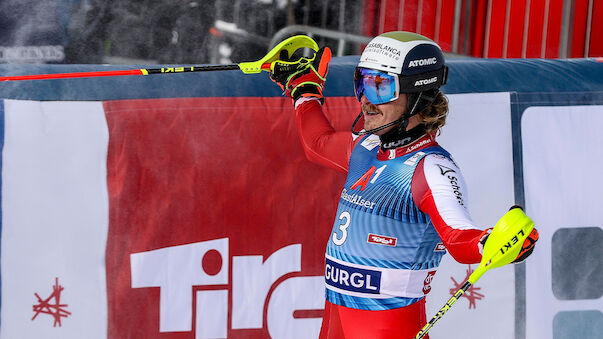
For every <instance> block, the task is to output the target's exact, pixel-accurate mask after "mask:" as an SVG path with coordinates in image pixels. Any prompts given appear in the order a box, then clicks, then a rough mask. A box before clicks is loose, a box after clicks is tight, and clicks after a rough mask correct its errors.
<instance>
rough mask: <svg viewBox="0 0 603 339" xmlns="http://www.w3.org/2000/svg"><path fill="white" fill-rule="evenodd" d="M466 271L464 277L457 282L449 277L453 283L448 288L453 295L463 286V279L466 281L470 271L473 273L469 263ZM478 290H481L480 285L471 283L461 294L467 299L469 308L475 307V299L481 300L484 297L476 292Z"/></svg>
mask: <svg viewBox="0 0 603 339" xmlns="http://www.w3.org/2000/svg"><path fill="white" fill-rule="evenodd" d="M466 272H467V275H466V276H465V278H464V279H463V280H461V282H457V281H456V280H455V279H454V278H453V277H450V279H452V282H453V283H454V287H453V288H451V289H450V295H454V294H455V293H456V292H457V291H458V290H459V289H460V288H461V286H463V284H464V283H465V281H467V279H469V276H470V275H471V273H473V269H472V268H471V265H469V267H468V268H467V271H466ZM479 290H481V287H476V286H475V285H471V286H470V287H469V288H468V289H467V291H466V292H465V293H463V294H462V295H461V298H462V297H465V298H467V300H469V308H470V309H471V308H475V306H476V301H477V300H481V299H483V298H484V295H483V294H481V293H479V292H478V291H479Z"/></svg>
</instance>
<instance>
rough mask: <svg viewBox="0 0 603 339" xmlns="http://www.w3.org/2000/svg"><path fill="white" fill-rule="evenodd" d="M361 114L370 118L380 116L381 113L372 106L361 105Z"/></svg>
mask: <svg viewBox="0 0 603 339" xmlns="http://www.w3.org/2000/svg"><path fill="white" fill-rule="evenodd" d="M362 113H363V114H364V115H365V116H368V117H370V116H375V115H379V114H381V111H380V110H379V109H377V108H376V107H374V106H369V105H363V106H362Z"/></svg>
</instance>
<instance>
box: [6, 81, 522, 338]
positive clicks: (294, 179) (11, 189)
mask: <svg viewBox="0 0 603 339" xmlns="http://www.w3.org/2000/svg"><path fill="white" fill-rule="evenodd" d="M449 99H450V105H451V115H450V119H449V126H446V127H445V128H444V130H443V132H442V135H441V137H440V143H441V144H442V145H443V146H444V147H445V148H447V149H448V150H449V151H451V153H452V154H453V157H454V158H455V160H456V161H457V163H458V165H459V166H460V167H461V169H462V170H463V174H464V176H465V178H466V181H467V183H468V186H469V193H470V197H469V199H470V202H469V204H470V206H471V211H472V213H473V215H474V217H475V220H476V221H477V222H478V223H479V224H482V225H484V227H487V226H490V225H492V224H493V223H494V222H496V220H497V219H498V218H499V217H500V216H501V215H502V214H503V213H504V212H505V210H506V209H507V208H508V206H510V205H511V204H512V202H513V194H512V187H513V184H512V183H513V178H512V155H511V141H510V134H511V132H510V118H509V116H510V104H509V95H508V94H507V93H499V94H496V93H495V94H479V95H476V94H464V95H451V96H449ZM357 105H358V104H357V102H356V101H355V99H354V98H328V100H327V104H326V111H327V115H328V117H329V119H330V120H331V121H332V122H333V124H334V125H336V127H337V128H338V129H341V130H348V129H349V126H350V125H351V121H352V120H353V118H354V117H355V115H356V112H357V109H358V107H357ZM486 115H487V119H486V117H485V116H486ZM492 119H494V120H496V121H497V122H496V123H492ZM486 120H487V121H486ZM486 126H487V127H486ZM4 131H5V135H4V148H3V157H2V244H1V246H2V248H1V249H2V253H1V270H2V272H1V273H2V274H1V279H2V295H1V296H2V299H1V303H2V304H1V319H0V320H1V327H0V336H1V337H2V338H82V337H86V338H107V337H109V338H226V337H228V338H268V337H271V338H316V337H317V335H318V331H319V328H320V321H321V320H320V317H321V316H322V308H323V304H324V287H323V284H324V282H323V281H324V278H323V275H324V250H325V246H326V241H327V239H328V237H329V233H330V231H331V226H332V222H333V218H334V213H335V210H336V206H337V203H338V198H339V193H340V189H341V185H342V184H343V181H344V179H345V177H344V176H343V175H342V174H339V173H337V172H334V171H332V170H329V169H326V168H322V167H320V166H318V165H315V164H313V163H311V162H309V161H307V160H306V158H305V156H304V154H303V151H302V148H301V146H300V145H299V142H298V139H297V132H296V126H295V122H294V119H293V109H292V107H291V102H290V100H289V99H285V98H189V99H147V100H124V101H108V102H34V101H16V100H5V101H4ZM492 150H496V152H493V151H492ZM474 268H475V265H474V267H472V269H474ZM468 269H471V268H470V267H467V266H466V265H459V264H456V263H453V262H452V259H450V258H448V259H446V260H445V262H444V263H443V265H442V268H441V269H440V270H439V271H438V273H437V274H436V275H435V276H432V277H430V279H433V281H430V282H431V287H432V290H431V292H430V294H429V296H428V311H427V313H428V317H430V316H431V315H433V314H434V313H435V312H436V311H437V309H439V308H440V307H441V306H442V305H443V303H444V302H445V301H446V300H447V299H448V298H449V295H450V290H451V289H453V288H455V286H456V285H455V284H458V283H461V282H462V280H464V279H465V275H466V271H467V270H468ZM430 282H426V283H427V284H429V283H430ZM467 297H469V298H467V300H466V301H464V299H462V300H461V301H460V302H459V303H458V305H456V306H455V308H456V309H455V310H453V311H451V312H449V313H448V314H447V316H446V317H445V318H444V319H442V321H441V322H439V323H438V325H437V326H436V327H435V328H434V329H433V330H432V331H433V335H432V337H433V338H438V337H444V336H445V335H446V333H447V332H448V333H449V332H450V331H454V332H455V333H458V336H459V337H461V336H462V337H466V338H471V337H475V338H478V337H483V336H480V334H483V329H484V328H485V327H487V328H489V329H490V331H489V333H494V335H495V336H492V338H509V337H511V336H512V331H513V327H514V314H513V307H514V306H513V305H514V285H513V269H512V268H501V269H497V270H494V271H492V272H489V273H488V275H487V276H485V277H484V278H483V279H482V280H480V281H479V282H478V283H477V284H476V286H475V289H474V290H473V291H471V293H468V294H467ZM467 312H470V314H469V315H468V314H467ZM468 317H470V318H471V320H472V323H475V324H479V326H475V327H472V326H463V327H461V328H459V327H458V325H457V324H458V323H459V322H458V321H460V320H459V319H462V322H464V321H465V319H467V318H468ZM480 329H481V330H480Z"/></svg>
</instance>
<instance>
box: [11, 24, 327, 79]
mask: <svg viewBox="0 0 603 339" xmlns="http://www.w3.org/2000/svg"><path fill="white" fill-rule="evenodd" d="M304 47H305V48H310V49H312V50H314V51H318V45H317V44H316V42H315V41H314V40H312V38H310V37H308V36H306V35H296V36H292V37H290V38H288V39H286V40H284V41H283V42H281V43H280V44H278V45H276V46H275V47H274V48H273V49H271V50H270V51H269V52H268V54H266V55H265V56H264V57H263V58H261V59H260V60H258V61H251V62H242V63H239V64H227V65H201V66H179V67H161V68H141V69H128V70H117V71H96V72H75V73H55V74H33V75H17V76H5V77H0V82H2V81H21V80H45V79H70V78H93V77H106V76H123V75H149V74H176V73H188V72H207V71H229V70H237V69H240V70H241V71H242V72H243V73H245V74H254V73H260V72H261V71H270V65H271V64H272V63H273V62H275V61H277V60H279V57H280V55H281V52H282V51H287V53H288V56H291V55H293V53H294V52H295V51H297V50H298V49H300V48H304Z"/></svg>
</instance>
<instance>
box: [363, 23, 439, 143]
mask: <svg viewBox="0 0 603 339" xmlns="http://www.w3.org/2000/svg"><path fill="white" fill-rule="evenodd" d="M447 76H448V67H446V64H445V61H444V54H443V53H442V49H441V48H440V46H438V44H436V43H435V42H433V41H432V40H431V39H429V38H426V37H424V36H422V35H420V34H417V33H411V32H402V31H396V32H387V33H383V34H381V35H379V36H377V37H375V38H374V39H372V40H371V41H370V42H369V43H368V45H367V46H366V48H365V49H364V51H363V52H362V55H361V56H360V62H359V63H358V67H356V70H355V72H354V91H355V94H356V98H357V99H358V101H360V100H361V97H362V96H363V95H364V96H365V97H366V98H367V99H368V100H369V101H370V102H371V103H373V104H382V103H386V102H389V101H392V100H396V99H397V98H398V97H399V95H400V94H401V93H405V94H406V95H407V99H408V100H407V109H406V112H405V113H404V114H403V115H402V117H400V119H398V120H396V121H393V122H391V123H388V124H386V125H383V126H380V127H377V128H374V129H372V130H369V131H365V130H363V131H360V132H356V131H355V126H356V123H357V122H358V121H359V119H360V117H361V115H362V113H361V114H360V115H358V117H357V118H356V120H355V121H354V124H353V125H352V132H353V133H354V134H357V135H362V134H370V133H375V132H377V131H379V130H382V129H385V128H388V127H390V126H393V125H399V128H398V129H395V130H398V132H395V131H393V130H392V132H388V133H389V134H390V135H389V136H387V138H397V137H400V136H401V135H403V134H405V130H406V126H407V125H408V119H409V118H410V117H411V116H413V115H415V114H417V113H420V112H422V111H424V110H425V109H427V108H429V107H430V106H431V105H432V103H433V102H434V100H435V99H436V97H437V96H438V94H439V92H440V87H441V86H442V85H444V84H446V79H447ZM394 85H395V87H394ZM395 133H398V135H397V136H394V135H391V134H395Z"/></svg>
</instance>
